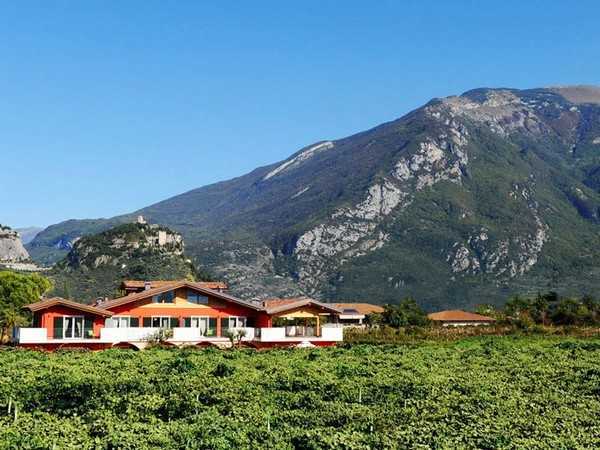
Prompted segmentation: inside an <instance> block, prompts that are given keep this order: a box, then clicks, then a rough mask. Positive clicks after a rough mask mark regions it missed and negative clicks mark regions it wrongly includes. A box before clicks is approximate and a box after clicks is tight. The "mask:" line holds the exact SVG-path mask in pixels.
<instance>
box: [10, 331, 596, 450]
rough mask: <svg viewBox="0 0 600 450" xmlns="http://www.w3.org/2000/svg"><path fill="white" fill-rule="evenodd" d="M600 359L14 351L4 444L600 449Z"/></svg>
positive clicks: (547, 342)
mask: <svg viewBox="0 0 600 450" xmlns="http://www.w3.org/2000/svg"><path fill="white" fill-rule="evenodd" d="M599 357H600V340H598V339H587V340H583V339H572V338H567V339H565V338H562V339H556V338H533V337H528V338H510V337H487V338H473V339H465V340H460V341H457V342H454V343H450V344H440V343H435V344H431V343H422V344H418V345H410V346H369V345H357V346H353V347H351V348H327V349H311V350H279V349H278V350H272V351H264V352H256V351H246V350H240V351H233V352H222V351H216V350H195V349H189V350H161V349H153V350H151V351H143V352H135V351H128V350H108V351H104V352H86V353H82V352H72V351H64V352H56V353H53V354H44V353H37V352H32V351H20V350H12V351H3V352H0V449H2V450H4V449H7V450H8V449H15V448H18V449H41V448H44V449H52V448H56V449H63V448H65V449H66V448H73V449H74V448H77V449H82V450H87V449H90V450H91V449H99V448H106V449H116V448H119V449H153V448H165V449H189V448H195V449H214V450H218V449H231V448H239V449H263V448H270V449H292V448H302V449H336V450H337V449H365V450H366V449H375V448H377V449H379V448H464V449H475V448H477V449H479V448H489V449H491V448H536V449H542V448H548V449H550V448H598V446H600V437H599V436H600V426H599V425H598V420H597V417H598V415H599V414H600V397H598V392H600V381H599V380H600V378H599V372H598V363H597V361H598V358H599ZM15 380H18V381H15ZM9 404H10V411H9ZM15 410H16V411H17V414H15Z"/></svg>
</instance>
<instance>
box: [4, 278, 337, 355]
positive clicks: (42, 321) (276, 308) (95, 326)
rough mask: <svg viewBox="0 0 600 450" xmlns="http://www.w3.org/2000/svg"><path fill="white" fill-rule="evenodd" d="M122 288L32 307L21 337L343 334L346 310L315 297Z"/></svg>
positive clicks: (179, 286) (92, 341)
mask: <svg viewBox="0 0 600 450" xmlns="http://www.w3.org/2000/svg"><path fill="white" fill-rule="evenodd" d="M209 286H210V287H209ZM121 287H122V289H123V291H125V293H126V295H124V296H123V297H120V298H116V299H112V300H99V301H97V302H96V304H94V305H84V304H81V303H77V302H74V301H70V300H65V299H62V298H52V299H44V300H41V301H39V302H36V303H33V304H30V305H27V306H26V307H25V308H27V309H29V310H30V311H31V313H32V314H33V326H32V327H30V328H19V329H17V330H16V332H15V339H16V341H17V343H18V344H19V345H21V346H26V347H42V348H47V349H55V348H59V347H86V348H90V349H103V348H109V347H115V346H116V347H135V348H143V347H145V346H146V345H148V343H149V342H150V341H151V340H153V339H155V338H156V337H157V336H158V334H157V333H158V332H159V331H160V330H168V333H166V334H167V337H166V340H165V342H166V343H168V344H170V345H176V346H183V345H217V346H227V345H230V343H231V337H232V336H237V338H238V339H239V340H240V342H241V343H243V344H245V345H249V346H253V347H272V346H297V345H300V344H302V345H304V346H306V345H311V346H312V345H314V346H328V345H334V344H335V343H337V342H340V341H342V340H343V329H342V325H341V324H340V323H339V318H340V315H341V314H342V313H343V311H342V310H340V309H339V308H337V307H336V306H335V305H333V304H327V303H322V302H319V301H316V300H313V299H310V298H298V299H286V300H281V301H271V302H253V301H246V300H242V299H239V298H236V297H234V296H232V295H229V294H227V293H226V292H224V291H225V290H226V285H224V284H223V283H220V284H219V283H216V284H209V283H195V282H190V281H185V280H181V281H170V282H156V281H153V282H143V281H142V282H138V281H126V282H124V283H123V284H122V286H121ZM163 334H164V333H163ZM163 337H164V336H163Z"/></svg>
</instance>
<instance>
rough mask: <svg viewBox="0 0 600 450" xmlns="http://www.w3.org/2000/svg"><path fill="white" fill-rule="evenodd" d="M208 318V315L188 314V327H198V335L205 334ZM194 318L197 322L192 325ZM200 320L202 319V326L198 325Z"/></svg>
mask: <svg viewBox="0 0 600 450" xmlns="http://www.w3.org/2000/svg"><path fill="white" fill-rule="evenodd" d="M209 319H210V317H208V316H190V328H198V329H200V335H201V336H205V335H206V332H207V331H208V326H209ZM194 320H195V321H196V324H197V325H195V326H194ZM202 321H204V327H202V326H200V323H201V322H202Z"/></svg>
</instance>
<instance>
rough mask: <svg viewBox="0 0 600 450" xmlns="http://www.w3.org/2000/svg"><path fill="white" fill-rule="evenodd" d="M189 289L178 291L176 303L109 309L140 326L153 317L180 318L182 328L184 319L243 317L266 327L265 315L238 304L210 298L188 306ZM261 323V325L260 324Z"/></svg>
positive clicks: (147, 301)
mask: <svg viewBox="0 0 600 450" xmlns="http://www.w3.org/2000/svg"><path fill="white" fill-rule="evenodd" d="M185 298H187V288H183V289H178V290H177V291H176V302H178V303H173V304H170V303H167V304H153V303H152V299H151V298H148V299H144V300H139V301H136V302H133V303H128V304H125V305H121V306H115V307H113V308H109V310H110V311H112V312H113V313H114V314H115V316H131V317H138V318H139V324H140V326H142V324H143V319H144V317H152V316H171V317H177V318H179V324H180V326H183V318H184V317H191V316H200V317H214V318H217V319H221V318H226V317H231V316H242V317H246V318H247V319H248V320H254V323H255V324H256V326H261V327H262V326H268V325H264V323H266V322H265V319H264V318H263V317H262V316H263V315H264V313H260V312H258V311H255V310H253V309H252V308H247V307H245V306H242V305H238V304H236V303H230V302H225V301H223V300H220V299H217V298H214V297H210V296H209V298H208V304H207V305H202V307H198V306H196V305H190V304H186V303H187V302H186V301H185ZM259 322H260V324H259ZM217 336H221V320H217Z"/></svg>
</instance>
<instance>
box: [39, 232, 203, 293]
mask: <svg viewBox="0 0 600 450" xmlns="http://www.w3.org/2000/svg"><path fill="white" fill-rule="evenodd" d="M49 276H50V277H51V278H52V279H53V281H54V284H55V289H54V291H55V292H54V294H56V295H60V296H62V297H65V298H74V299H77V300H83V301H86V302H90V301H92V300H94V299H95V298H97V297H112V296H115V295H118V293H117V291H118V288H119V284H120V282H121V281H122V280H123V279H140V280H163V279H166V280H170V279H182V278H189V279H195V277H196V276H197V272H196V269H195V267H194V265H193V264H192V263H191V261H190V260H189V259H187V257H186V256H184V242H183V238H182V237H181V235H180V234H179V233H176V232H173V231H171V230H169V229H168V228H166V227H162V226H158V225H148V224H145V223H131V224H125V225H120V226H117V227H115V228H112V229H110V230H108V231H105V232H102V233H99V234H95V235H92V236H86V237H83V238H81V239H78V240H76V242H74V243H73V245H72V249H71V250H70V252H69V253H68V254H67V256H66V257H65V258H64V259H63V260H62V261H60V262H59V263H58V264H56V266H55V267H54V268H53V269H52V271H51V272H50V273H49Z"/></svg>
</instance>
